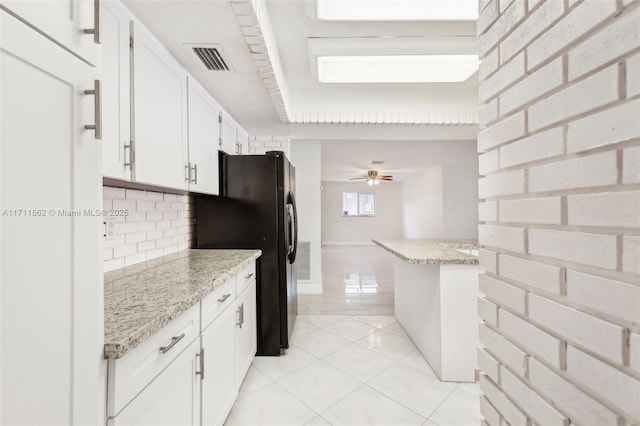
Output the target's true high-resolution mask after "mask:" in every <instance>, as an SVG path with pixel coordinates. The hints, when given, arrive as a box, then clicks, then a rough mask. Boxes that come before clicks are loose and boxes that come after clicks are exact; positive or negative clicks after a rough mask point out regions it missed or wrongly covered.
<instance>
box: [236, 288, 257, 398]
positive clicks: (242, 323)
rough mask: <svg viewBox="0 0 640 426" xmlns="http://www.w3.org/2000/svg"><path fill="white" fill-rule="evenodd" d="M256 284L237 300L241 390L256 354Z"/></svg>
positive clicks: (238, 360) (238, 369) (237, 358)
mask: <svg viewBox="0 0 640 426" xmlns="http://www.w3.org/2000/svg"><path fill="white" fill-rule="evenodd" d="M256 344H257V335H256V282H255V280H254V282H253V283H252V284H251V285H250V286H249V287H247V288H246V290H245V291H244V292H243V293H242V294H241V295H240V296H239V297H238V299H237V300H236V335H235V347H236V354H235V356H236V363H235V364H236V386H237V387H238V388H239V387H240V385H241V384H242V380H244V376H245V375H246V374H247V371H248V370H249V367H250V366H251V361H253V357H254V356H255V354H256Z"/></svg>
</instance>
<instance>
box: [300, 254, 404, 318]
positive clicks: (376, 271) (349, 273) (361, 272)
mask: <svg viewBox="0 0 640 426" xmlns="http://www.w3.org/2000/svg"><path fill="white" fill-rule="evenodd" d="M393 260H394V257H393V255H392V254H390V253H388V252H386V251H385V250H383V249H382V248H380V247H378V246H373V245H371V246H339V245H324V246H322V294H299V295H298V313H299V314H328V315H331V314H338V315H393Z"/></svg>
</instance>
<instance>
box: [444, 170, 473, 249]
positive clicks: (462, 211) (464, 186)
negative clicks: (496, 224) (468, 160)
mask: <svg viewBox="0 0 640 426" xmlns="http://www.w3.org/2000/svg"><path fill="white" fill-rule="evenodd" d="M442 176H443V179H442V182H443V204H442V212H443V213H442V223H443V230H442V235H443V237H444V238H450V239H473V240H475V239H477V238H478V164H477V163H474V164H463V165H452V166H446V167H444V168H443V169H442Z"/></svg>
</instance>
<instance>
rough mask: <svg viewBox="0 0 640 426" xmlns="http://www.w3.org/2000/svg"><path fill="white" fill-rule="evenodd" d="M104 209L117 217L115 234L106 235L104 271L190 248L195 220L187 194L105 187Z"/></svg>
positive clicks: (104, 240) (191, 203) (190, 200)
mask: <svg viewBox="0 0 640 426" xmlns="http://www.w3.org/2000/svg"><path fill="white" fill-rule="evenodd" d="M103 201H104V205H103V209H104V210H115V211H124V212H126V213H127V214H126V215H124V216H115V217H114V219H115V221H116V222H115V224H114V231H115V236H114V237H111V238H109V239H107V238H106V237H103V248H104V252H103V259H104V271H105V272H108V271H112V270H114V269H118V268H122V267H123V266H128V265H133V264H135V263H140V262H144V261H145V260H149V259H153V258H156V257H160V256H164V255H167V254H170V253H175V252H177V251H180V250H184V249H186V248H189V247H191V241H192V237H193V235H194V224H195V220H194V217H193V202H192V198H191V197H190V196H188V195H176V194H167V193H163V192H155V191H141V190H135V189H125V188H114V187H110V186H104V187H103Z"/></svg>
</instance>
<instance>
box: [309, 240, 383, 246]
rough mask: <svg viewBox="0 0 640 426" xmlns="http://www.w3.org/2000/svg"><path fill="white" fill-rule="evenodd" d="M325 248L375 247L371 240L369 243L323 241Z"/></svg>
mask: <svg viewBox="0 0 640 426" xmlns="http://www.w3.org/2000/svg"><path fill="white" fill-rule="evenodd" d="M321 245H323V246H373V245H375V244H374V243H373V242H372V241H371V240H369V241H323V242H322V244H321Z"/></svg>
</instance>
